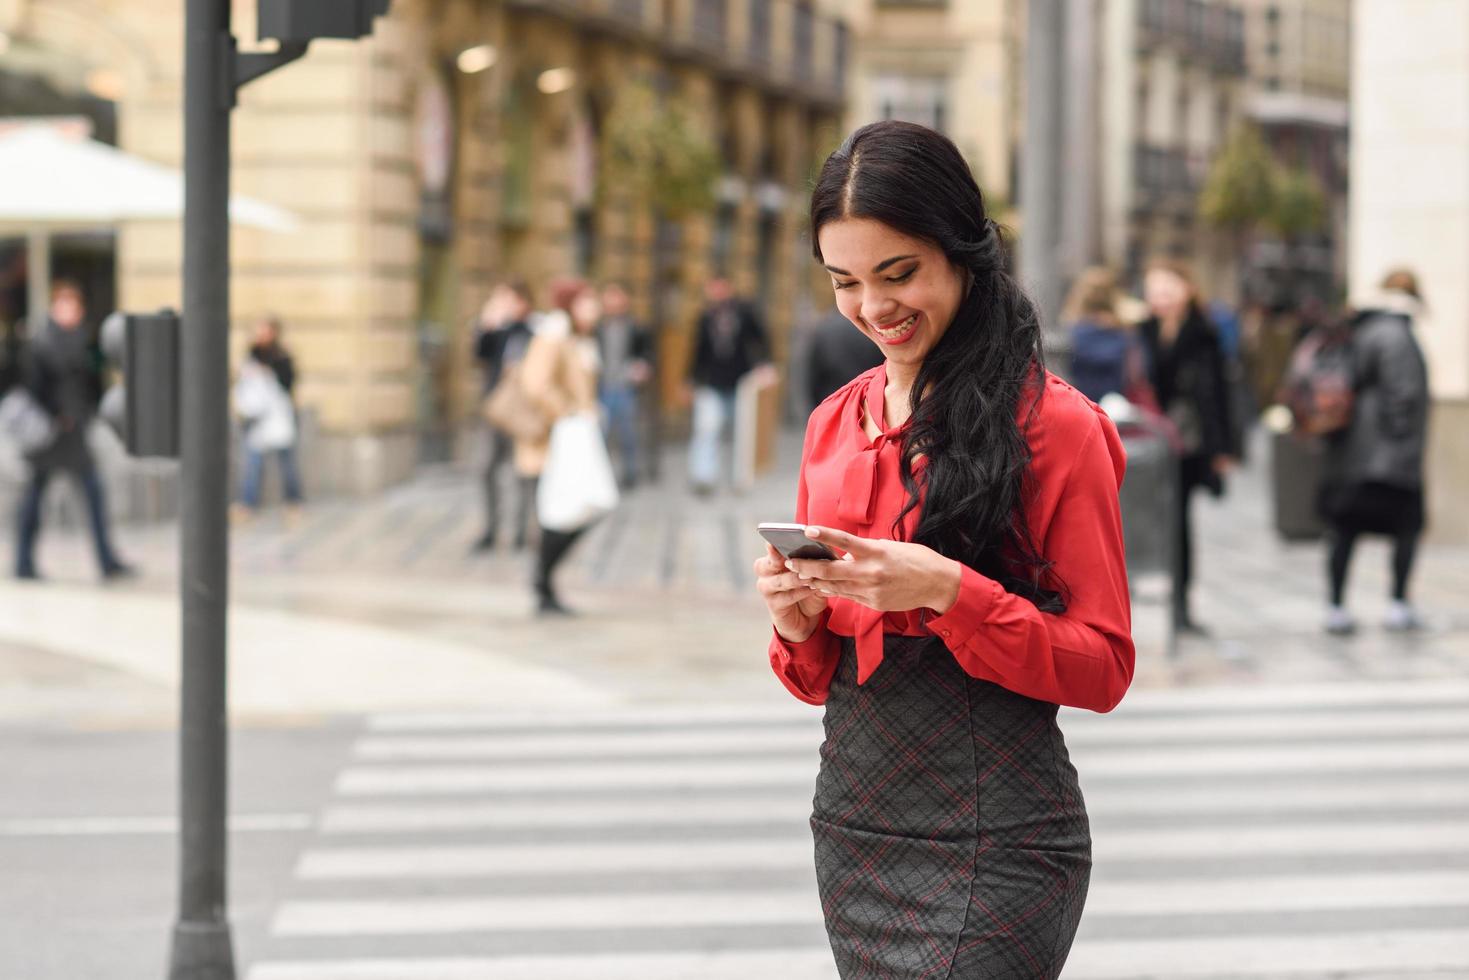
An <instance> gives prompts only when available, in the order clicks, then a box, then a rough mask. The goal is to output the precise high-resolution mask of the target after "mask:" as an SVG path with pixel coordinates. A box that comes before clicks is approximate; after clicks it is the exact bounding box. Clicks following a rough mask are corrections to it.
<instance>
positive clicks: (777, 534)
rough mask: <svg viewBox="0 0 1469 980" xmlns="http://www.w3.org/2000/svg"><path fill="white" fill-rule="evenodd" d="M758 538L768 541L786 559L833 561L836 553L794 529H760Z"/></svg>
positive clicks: (803, 532) (800, 530) (799, 530)
mask: <svg viewBox="0 0 1469 980" xmlns="http://www.w3.org/2000/svg"><path fill="white" fill-rule="evenodd" d="M760 536H761V537H762V538H764V539H765V540H766V541H769V542H770V543H771V545H772V546H773V547H774V548H775V550H776V551H779V552H780V553H781V554H782V555H784V556H785V557H787V558H796V559H801V560H805V561H812V560H815V561H834V560H835V559H836V552H834V551H832V550H831V549H830V548H828V547H827V546H826V545H824V544H822V543H821V542H820V541H812V540H811V539H810V538H808V537H806V532H805V531H803V530H802V529H800V528H798V527H796V528H791V527H762V528H760Z"/></svg>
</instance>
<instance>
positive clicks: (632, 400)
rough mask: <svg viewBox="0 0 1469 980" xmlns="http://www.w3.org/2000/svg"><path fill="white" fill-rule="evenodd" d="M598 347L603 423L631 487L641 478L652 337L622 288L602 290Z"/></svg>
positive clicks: (617, 285) (622, 476)
mask: <svg viewBox="0 0 1469 980" xmlns="http://www.w3.org/2000/svg"><path fill="white" fill-rule="evenodd" d="M597 345H598V348H599V349H600V351H601V355H602V379H601V392H600V397H601V402H602V418H603V422H604V424H605V425H606V429H607V436H608V438H609V440H612V441H614V442H615V443H616V445H617V452H618V455H619V456H620V457H621V459H622V472H621V474H620V475H619V479H620V481H621V483H622V485H623V486H624V487H631V486H632V485H633V484H635V483H636V482H637V479H638V444H639V439H638V429H639V427H640V426H641V424H642V418H643V416H642V393H643V389H644V388H646V387H647V385H648V382H649V381H651V380H652V378H653V335H652V333H651V332H649V331H648V330H647V329H646V328H645V327H644V326H643V325H642V324H640V323H638V322H637V320H635V319H634V318H633V316H632V298H631V297H630V296H628V293H627V289H626V287H624V286H623V285H622V284H621V283H618V282H609V283H607V284H606V285H605V286H603V287H602V321H601V323H599V324H598V326H597Z"/></svg>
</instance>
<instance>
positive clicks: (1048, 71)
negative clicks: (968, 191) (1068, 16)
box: [1020, 0, 1066, 347]
mask: <svg viewBox="0 0 1469 980" xmlns="http://www.w3.org/2000/svg"><path fill="white" fill-rule="evenodd" d="M1028 10H1029V14H1028V17H1027V23H1026V38H1025V146H1024V149H1023V151H1022V153H1021V179H1020V211H1021V222H1022V223H1021V233H1020V274H1021V275H1022V276H1023V277H1024V280H1025V285H1026V287H1027V288H1028V289H1029V290H1030V293H1031V296H1032V297H1033V298H1034V299H1035V302H1036V306H1037V308H1038V309H1039V310H1040V314H1041V323H1042V326H1043V328H1044V330H1045V336H1046V339H1047V346H1048V347H1049V346H1051V345H1052V344H1051V342H1052V341H1053V340H1054V339H1055V330H1056V317H1057V315H1058V313H1059V311H1060V307H1061V295H1060V293H1061V283H1060V275H1059V270H1058V269H1057V262H1058V259H1059V255H1058V254H1057V253H1058V246H1059V242H1058V240H1057V239H1058V236H1059V228H1060V207H1059V204H1060V198H1061V154H1062V149H1063V147H1062V113H1061V79H1062V76H1063V74H1064V72H1063V69H1064V67H1065V54H1066V49H1065V41H1064V36H1065V29H1064V28H1065V9H1064V5H1063V0H1030V5H1029V7H1028Z"/></svg>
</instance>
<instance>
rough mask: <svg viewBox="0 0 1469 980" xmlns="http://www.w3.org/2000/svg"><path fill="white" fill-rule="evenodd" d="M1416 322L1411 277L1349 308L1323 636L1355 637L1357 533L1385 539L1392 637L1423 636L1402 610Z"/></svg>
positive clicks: (1418, 374)
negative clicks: (1346, 421)
mask: <svg viewBox="0 0 1469 980" xmlns="http://www.w3.org/2000/svg"><path fill="white" fill-rule="evenodd" d="M1422 313H1423V303H1422V294H1421V293H1420V292H1419V289H1418V278H1417V277H1416V276H1415V275H1414V274H1413V273H1412V272H1409V271H1408V270H1406V269H1399V270H1396V271H1394V272H1391V273H1389V274H1388V276H1387V278H1385V279H1384V280H1383V281H1382V286H1381V292H1380V294H1379V295H1377V296H1373V297H1369V298H1368V299H1366V300H1364V301H1362V302H1360V303H1358V304H1357V315H1356V317H1355V318H1354V319H1353V323H1352V344H1351V351H1352V378H1353V389H1354V392H1355V398H1354V401H1353V405H1352V421H1351V424H1350V425H1348V426H1347V428H1346V429H1345V430H1344V431H1343V432H1341V433H1338V434H1337V435H1335V436H1333V437H1331V438H1330V439H1329V441H1328V444H1327V462H1326V479H1325V480H1324V481H1323V484H1322V490H1321V497H1320V510H1321V514H1322V517H1323V518H1325V520H1326V522H1327V524H1328V526H1329V527H1330V531H1331V533H1330V535H1329V540H1330V551H1329V556H1328V574H1329V575H1330V583H1331V605H1330V606H1329V607H1328V609H1327V613H1326V630H1327V632H1329V633H1334V634H1347V633H1351V632H1354V631H1355V630H1356V628H1357V623H1356V620H1355V619H1353V618H1352V616H1351V614H1350V613H1348V612H1347V609H1346V603H1345V594H1346V585H1347V568H1348V566H1349V565H1350V564H1351V560H1352V548H1353V546H1354V545H1355V544H1356V542H1357V538H1358V537H1359V536H1361V535H1363V534H1385V535H1387V536H1389V537H1391V538H1392V542H1393V550H1392V589H1393V592H1392V604H1391V605H1390V606H1389V607H1388V614H1387V621H1386V623H1385V624H1384V625H1385V626H1386V627H1387V628H1388V629H1390V630H1412V629H1418V628H1420V627H1422V625H1423V620H1422V618H1421V617H1420V616H1419V615H1418V612H1417V611H1416V610H1415V609H1414V608H1413V606H1412V605H1411V604H1410V603H1409V602H1408V577H1409V576H1410V575H1411V574H1412V571H1413V559H1414V557H1415V555H1416V554H1417V551H1418V538H1419V536H1420V535H1421V534H1422V533H1423V525H1424V516H1423V513H1424V507H1423V450H1424V445H1425V443H1426V442H1427V439H1428V371H1427V368H1426V366H1425V364H1424V361H1423V351H1422V350H1421V349H1420V348H1419V346H1418V341H1417V340H1416V339H1414V337H1413V321H1414V319H1415V318H1417V317H1419V316H1421V315H1422Z"/></svg>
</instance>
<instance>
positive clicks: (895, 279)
mask: <svg viewBox="0 0 1469 980" xmlns="http://www.w3.org/2000/svg"><path fill="white" fill-rule="evenodd" d="M917 271H918V266H916V265H915V266H914V267H913V268H911V269H909V270H908V271H907V272H905V273H903V274H902V275H901V276H889V277H888V282H907V281H908V280H909V279H912V278H913V273H915V272H917Z"/></svg>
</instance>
